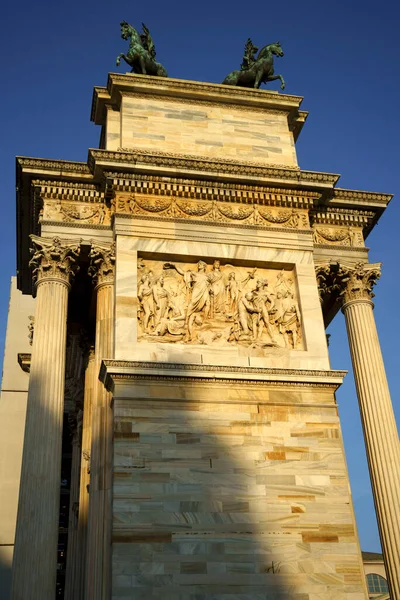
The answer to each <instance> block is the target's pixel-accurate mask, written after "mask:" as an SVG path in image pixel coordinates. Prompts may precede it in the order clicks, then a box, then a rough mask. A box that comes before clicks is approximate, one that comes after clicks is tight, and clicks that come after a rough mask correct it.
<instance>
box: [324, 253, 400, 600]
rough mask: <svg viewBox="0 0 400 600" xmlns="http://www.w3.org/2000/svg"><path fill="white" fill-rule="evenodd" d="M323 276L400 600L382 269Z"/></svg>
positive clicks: (395, 458) (398, 509) (397, 455)
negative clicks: (377, 315)
mask: <svg viewBox="0 0 400 600" xmlns="http://www.w3.org/2000/svg"><path fill="white" fill-rule="evenodd" d="M321 274H322V276H323V277H324V279H325V283H327V284H328V287H326V288H325V293H326V292H327V291H328V290H329V289H331V290H334V289H337V290H341V291H340V296H341V299H342V302H343V304H342V311H343V313H344V315H345V318H346V327H347V334H348V338H349V343H350V352H351V358H352V363H353V370H354V378H355V382H356V389H357V395H358V401H359V406H360V413H361V420H362V425H363V430H364V438H365V446H366V451H367V458H368V465H369V472H370V476H371V483H372V491H373V494H374V500H375V508H376V514H377V520H378V526H379V532H380V538H381V544H382V551H383V556H384V559H385V565H386V572H387V577H388V584H389V588H390V597H391V598H392V599H393V600H398V599H400V443H399V435H398V432H397V427H396V421H395V417H394V413H393V407H392V403H391V399H390V392H389V387H388V383H387V379H386V373H385V367H384V364H383V358H382V353H381V348H380V344H379V339H378V333H377V330H376V325H375V319H374V315H373V306H374V305H373V303H372V298H373V296H374V294H373V293H372V287H373V285H374V283H375V282H376V280H377V279H378V278H379V276H380V265H379V264H371V265H369V264H367V265H363V264H358V265H356V266H355V267H354V266H353V267H345V266H342V265H341V266H336V267H334V266H333V265H331V266H330V267H329V269H326V268H325V273H324V274H323V273H322V271H321V272H320V275H321ZM329 277H330V278H331V281H330V282H329Z"/></svg>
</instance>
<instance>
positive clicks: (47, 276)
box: [29, 235, 80, 285]
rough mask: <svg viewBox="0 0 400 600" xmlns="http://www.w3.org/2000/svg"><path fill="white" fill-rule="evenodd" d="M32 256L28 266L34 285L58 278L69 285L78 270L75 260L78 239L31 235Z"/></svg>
mask: <svg viewBox="0 0 400 600" xmlns="http://www.w3.org/2000/svg"><path fill="white" fill-rule="evenodd" d="M30 238H31V242H32V246H33V248H31V251H30V252H31V254H32V258H31V260H30V261H29V266H30V267H31V269H32V277H33V280H34V282H35V283H36V285H39V284H40V283H41V282H43V281H46V280H47V281H48V280H58V281H62V282H64V283H66V284H67V285H69V284H70V283H71V281H72V279H73V277H74V275H75V273H76V272H77V271H78V270H79V266H78V265H77V264H76V260H77V258H78V256H79V253H80V241H79V242H77V241H76V240H61V239H60V238H59V237H54V238H41V237H38V236H36V235H31V236H30Z"/></svg>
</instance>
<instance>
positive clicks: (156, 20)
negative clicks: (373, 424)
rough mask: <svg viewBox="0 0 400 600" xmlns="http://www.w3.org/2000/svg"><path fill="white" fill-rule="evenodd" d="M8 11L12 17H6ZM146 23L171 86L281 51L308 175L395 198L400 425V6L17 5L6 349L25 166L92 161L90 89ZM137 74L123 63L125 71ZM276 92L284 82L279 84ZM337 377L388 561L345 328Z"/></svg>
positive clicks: (7, 122)
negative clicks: (275, 47)
mask: <svg viewBox="0 0 400 600" xmlns="http://www.w3.org/2000/svg"><path fill="white" fill-rule="evenodd" d="M3 11H4V9H3ZM121 20H127V21H128V22H130V23H131V24H132V25H134V26H135V27H136V28H138V27H139V26H140V23H141V22H142V21H144V22H145V23H146V24H147V26H148V27H149V28H150V30H151V33H152V36H153V39H154V41H155V44H156V50H157V58H158V60H159V61H160V62H162V63H163V64H164V65H165V67H166V68H167V70H168V73H169V75H170V76H171V77H178V78H182V79H196V80H201V81H211V82H217V83H218V82H221V81H222V80H223V79H224V77H225V76H226V75H227V73H228V72H229V71H231V70H233V69H236V68H238V67H239V65H240V62H241V58H242V51H243V46H244V44H245V41H246V39H247V37H248V36H250V37H251V38H252V39H253V41H254V43H255V44H256V45H258V46H259V47H260V46H263V45H265V44H268V43H271V42H274V41H278V40H279V41H280V42H281V44H282V47H283V50H284V52H285V56H284V57H283V58H281V59H278V60H276V63H275V64H276V72H281V73H282V74H283V76H284V78H285V80H286V84H287V87H286V90H285V91H286V92H287V93H289V94H295V95H301V96H304V102H303V106H302V108H304V109H305V110H308V111H310V116H309V120H308V121H307V123H306V125H305V127H304V129H303V132H302V134H301V136H300V139H299V141H298V144H297V151H298V158H299V163H300V166H301V167H302V168H303V169H309V170H315V171H330V172H333V173H341V174H342V177H341V179H340V182H339V185H340V186H341V187H348V188H352V189H363V190H368V191H381V192H390V193H394V194H395V195H397V197H395V198H394V199H393V201H392V202H391V204H390V205H389V208H388V209H387V211H386V214H385V215H384V216H383V217H382V219H381V221H380V223H379V225H378V226H377V227H376V229H375V231H374V232H373V233H372V234H371V236H370V237H369V239H368V245H369V246H370V247H371V252H370V260H371V261H372V262H374V261H383V263H384V269H383V275H382V279H381V281H380V282H379V284H378V286H377V288H376V308H375V316H376V320H377V324H378V328H379V333H380V339H381V344H382V349H383V354H384V358H385V361H386V368H387V374H388V379H389V383H390V385H391V391H392V399H393V402H394V405H395V409H396V412H397V419H398V420H399V418H400V407H399V402H398V397H399V391H400V383H399V379H398V370H399V360H398V356H399V351H398V344H399V342H398V340H399V339H400V319H399V312H400V309H399V298H400V279H399V277H398V268H399V256H398V254H399V252H398V247H399V246H398V238H399V232H400V208H399V206H400V205H399V203H400V194H399V174H398V172H399V163H400V151H399V137H400V135H399V134H400V131H399V116H398V112H399V97H400V68H399V64H400V61H399V59H400V36H399V34H398V27H399V22H400V5H399V3H398V2H397V1H395V0H389V1H386V2H376V1H373V2H372V1H371V0H367V1H360V0H353V1H351V2H350V1H349V0H346V1H343V0H336V2H332V3H327V2H321V1H309V0H303V2H300V1H298V2H294V1H293V0H286V1H285V2H278V1H275V2H271V1H270V2H265V1H263V2H261V1H260V0H253V1H252V2H238V1H237V0H231V1H228V0H222V1H218V0H213V1H210V0H202V1H201V2H183V1H182V0H174V1H171V0H170V1H168V2H165V1H163V2H162V1H160V0H153V1H152V2H145V3H143V4H141V3H135V2H132V1H131V2H126V1H119V2H115V3H111V2H104V0H98V1H97V2H95V3H94V2H87V1H86V2H85V0H81V1H80V2H77V1H76V0H70V1H69V2H67V3H59V2H54V1H53V2H50V1H49V0H41V1H40V0H39V2H27V0H21V1H20V2H13V3H8V6H7V16H5V14H4V12H3V14H2V28H1V36H0V50H1V51H0V56H1V59H0V60H1V78H2V84H3V85H2V87H3V91H2V94H1V96H0V103H1V115H2V123H1V136H0V144H1V146H0V159H1V165H2V198H1V205H2V213H1V214H2V221H3V227H2V236H1V238H0V244H1V247H0V349H1V351H2V348H3V345H4V336H5V326H6V318H7V306H8V293H9V280H10V277H11V275H12V274H14V273H15V162H14V161H15V158H14V157H15V155H26V156H37V157H45V158H61V159H70V160H86V156H87V149H88V148H89V147H96V146H97V145H98V139H99V134H100V132H99V130H98V129H97V128H96V127H95V126H94V125H93V124H92V123H90V121H89V115H90V104H91V96H92V88H93V86H94V85H105V84H106V81H107V73H108V72H109V71H117V70H118V69H117V68H116V67H115V58H116V56H117V54H119V53H120V52H125V51H126V50H127V44H126V42H124V41H123V40H122V39H121V38H120V28H119V23H120V21H121ZM126 70H127V68H126V67H125V65H124V64H121V67H120V68H119V71H120V72H125V71H126ZM269 87H270V89H275V90H277V89H279V82H273V83H272V84H270V86H269ZM330 333H331V334H332V337H331V360H332V367H333V368H336V369H348V370H349V371H350V373H349V375H348V376H347V377H346V380H345V383H344V384H343V386H342V388H341V389H340V391H339V392H338V394H337V399H338V403H339V409H340V415H341V419H342V427H343V432H344V440H345V447H346V451H347V460H348V465H349V470H350V480H351V485H352V491H353V497H354V502H355V507H356V515H357V523H358V528H359V533H360V537H361V543H362V548H363V549H364V550H370V551H379V549H380V545H379V539H378V533H377V528H376V522H375V517H374V513H373V502H372V497H371V490H370V484H369V477H368V471H367V465H366V460H365V451H364V445H363V439H362V432H361V426H360V418H359V412H358V406H357V398H356V394H355V388H354V382H353V378H352V375H351V363H350V357H349V352H348V344H347V338H346V331H345V327H344V319H343V316H342V315H341V314H338V315H337V317H336V319H335V322H334V324H333V325H332V326H331V327H330Z"/></svg>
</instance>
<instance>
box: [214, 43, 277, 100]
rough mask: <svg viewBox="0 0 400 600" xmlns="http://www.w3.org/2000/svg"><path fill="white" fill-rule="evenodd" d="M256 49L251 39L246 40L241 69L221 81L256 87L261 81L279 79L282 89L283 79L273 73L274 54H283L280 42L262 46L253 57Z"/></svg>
mask: <svg viewBox="0 0 400 600" xmlns="http://www.w3.org/2000/svg"><path fill="white" fill-rule="evenodd" d="M257 50H258V48H257V47H256V46H254V45H253V43H252V41H251V40H250V39H249V40H247V43H246V46H245V54H244V57H243V62H242V67H241V70H240V71H239V70H238V71H232V73H229V75H227V77H225V79H224V81H223V82H222V83H224V84H226V85H237V86H240V87H249V88H257V89H258V88H259V87H260V85H261V84H262V83H267V81H274V80H275V79H280V80H281V89H282V90H284V89H285V81H284V79H283V77H282V75H274V55H275V56H283V50H282V48H281V45H280V43H279V42H276V43H275V44H269V45H268V46H264V48H261V50H260V52H259V53H258V56H257V58H255V57H254V54H255V53H256V52H257Z"/></svg>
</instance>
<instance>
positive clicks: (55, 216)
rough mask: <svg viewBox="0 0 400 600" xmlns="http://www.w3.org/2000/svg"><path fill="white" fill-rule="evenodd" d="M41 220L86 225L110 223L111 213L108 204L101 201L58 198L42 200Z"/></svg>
mask: <svg viewBox="0 0 400 600" xmlns="http://www.w3.org/2000/svg"><path fill="white" fill-rule="evenodd" d="M40 218H41V220H42V221H56V222H66V223H82V224H85V223H86V224H88V225H91V224H93V225H110V222H111V214H110V209H109V208H108V206H107V205H106V204H105V203H104V202H102V203H100V202H99V203H95V204H94V203H85V202H65V201H62V200H60V199H59V198H58V199H57V200H49V199H45V200H44V206H43V211H42V212H41V215H40Z"/></svg>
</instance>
